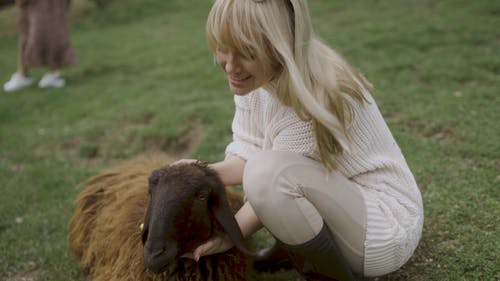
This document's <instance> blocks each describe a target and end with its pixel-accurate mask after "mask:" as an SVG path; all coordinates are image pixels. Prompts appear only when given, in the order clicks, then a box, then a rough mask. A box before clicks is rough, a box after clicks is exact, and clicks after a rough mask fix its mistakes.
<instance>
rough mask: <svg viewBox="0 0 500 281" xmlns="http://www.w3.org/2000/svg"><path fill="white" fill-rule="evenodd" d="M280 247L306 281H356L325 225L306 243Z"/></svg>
mask: <svg viewBox="0 0 500 281" xmlns="http://www.w3.org/2000/svg"><path fill="white" fill-rule="evenodd" d="M282 247H283V248H285V249H286V250H287V252H288V253H289V256H290V258H291V259H292V261H293V264H294V267H295V269H296V270H297V271H298V272H299V273H300V274H302V275H303V276H304V277H305V278H306V280H318V281H319V280H322V281H323V280H325V281H326V280H338V281H355V280H356V279H354V276H353V274H352V272H351V269H350V267H349V264H348V263H347V260H346V259H345V258H344V256H343V255H342V252H341V251H340V248H339V247H338V245H337V243H336V242H335V240H334V239H333V235H332V233H331V232H330V229H329V228H328V226H327V225H326V223H325V224H324V225H323V228H322V229H321V231H320V232H319V233H318V235H316V237H314V238H313V239H311V240H309V241H308V242H306V243H303V244H301V245H286V244H282Z"/></svg>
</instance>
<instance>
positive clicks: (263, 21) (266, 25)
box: [181, 0, 423, 280]
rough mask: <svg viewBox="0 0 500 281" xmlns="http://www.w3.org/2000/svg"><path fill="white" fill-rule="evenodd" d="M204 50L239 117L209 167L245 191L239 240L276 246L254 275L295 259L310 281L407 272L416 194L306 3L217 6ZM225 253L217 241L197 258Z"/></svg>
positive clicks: (225, 243)
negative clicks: (270, 241) (266, 239)
mask: <svg viewBox="0 0 500 281" xmlns="http://www.w3.org/2000/svg"><path fill="white" fill-rule="evenodd" d="M207 39H208V44H209V46H210V48H211V49H212V51H213V52H214V54H215V57H216V60H217V63H218V64H219V65H220V67H221V68H222V71H223V73H224V74H225V75H226V77H227V80H228V83H229V88H230V90H231V92H232V93H233V94H234V101H235V106H236V110H235V115H234V119H233V123H232V129H233V141H232V142H231V143H229V145H228V146H227V148H226V157H225V159H224V160H223V161H221V162H218V163H213V164H211V167H212V168H214V169H215V170H216V171H217V172H218V173H219V174H220V176H221V178H222V180H223V181H224V183H225V184H227V185H234V184H242V186H243V189H244V192H245V196H246V199H247V201H246V203H245V204H244V206H243V207H242V208H241V209H240V210H239V211H238V213H237V214H236V220H237V221H238V224H239V226H240V228H241V231H242V233H243V235H244V236H249V235H251V234H253V233H254V232H255V231H257V230H258V229H260V228H261V227H265V228H266V229H267V230H269V232H270V233H272V235H273V236H274V237H275V238H276V240H277V243H276V245H275V246H274V247H272V248H270V249H265V250H263V251H260V252H259V256H258V258H257V261H256V266H257V267H259V268H260V269H262V270H273V269H276V266H278V264H280V263H282V262H285V261H286V259H285V258H290V259H291V261H292V262H293V264H294V266H295V268H296V269H298V271H299V272H300V273H301V274H302V275H304V276H305V277H306V278H307V279H309V280H335V279H338V280H354V278H353V274H352V273H351V272H354V273H355V274H357V275H360V276H379V275H383V274H387V273H389V272H392V271H395V270H397V269H398V268H400V267H401V266H402V265H403V264H404V263H405V262H406V261H407V260H408V259H409V258H410V257H411V255H412V253H413V252H414V250H415V248H416V247H417V244H418V242H419V239H420V236H421V231H422V224H423V207H422V199H421V194H420V192H419V189H418V187H417V185H416V183H415V180H414V177H413V175H412V173H411V171H410V169H409V168H408V165H407V163H406V161H405V158H404V156H403V154H402V153H401V151H400V149H399V147H398V145H397V144H396V141H395V140H394V137H393V136H392V134H391V132H390V131H389V128H388V126H387V125H386V123H385V121H384V119H383V118H382V115H381V114H380V112H379V109H378V108H377V105H376V103H375V101H374V100H373V98H372V96H371V95H370V92H369V91H370V88H371V85H370V83H369V82H368V81H367V80H366V79H365V78H364V77H363V76H362V75H360V74H359V73H357V72H356V71H355V70H354V69H353V68H352V67H351V66H350V65H349V64H348V63H347V62H346V61H345V60H344V59H343V58H342V57H341V56H339V55H338V54H337V53H336V52H335V51H334V50H332V49H331V48H329V47H328V46H327V45H325V44H324V43H323V42H321V40H319V39H318V37H317V36H316V35H315V34H314V32H313V30H312V27H311V20H310V17H309V11H308V7H307V1H306V0H216V1H215V3H214V4H213V7H212V9H211V11H210V13H209V15H208V20H207ZM181 161H183V160H181ZM184 161H189V160H184ZM230 247H232V244H231V242H230V241H229V240H228V239H227V238H225V237H213V238H212V239H211V240H209V241H207V242H206V243H205V244H203V245H200V246H199V247H198V248H197V249H196V250H195V251H194V252H193V253H192V254H193V257H194V258H195V259H199V258H200V256H203V255H208V254H213V253H216V252H221V251H224V250H227V249H228V248H230Z"/></svg>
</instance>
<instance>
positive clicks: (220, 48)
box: [217, 46, 229, 54]
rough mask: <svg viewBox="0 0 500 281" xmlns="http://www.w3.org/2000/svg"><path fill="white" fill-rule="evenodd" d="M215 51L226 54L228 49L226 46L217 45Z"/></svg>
mask: <svg viewBox="0 0 500 281" xmlns="http://www.w3.org/2000/svg"><path fill="white" fill-rule="evenodd" d="M217 52H219V53H223V54H227V53H228V52H229V49H228V48H226V47H221V46H219V47H217Z"/></svg>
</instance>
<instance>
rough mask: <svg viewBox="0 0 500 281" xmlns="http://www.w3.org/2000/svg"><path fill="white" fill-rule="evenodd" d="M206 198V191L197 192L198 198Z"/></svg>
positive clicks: (203, 199) (202, 199) (201, 199)
mask: <svg viewBox="0 0 500 281" xmlns="http://www.w3.org/2000/svg"><path fill="white" fill-rule="evenodd" d="M207 198H208V194H207V193H206V192H201V193H199V194H198V200H200V201H205V200H207Z"/></svg>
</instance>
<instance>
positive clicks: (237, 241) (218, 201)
mask: <svg viewBox="0 0 500 281" xmlns="http://www.w3.org/2000/svg"><path fill="white" fill-rule="evenodd" d="M213 193H214V194H213V196H212V204H211V206H212V211H213V213H214V216H215V218H216V219H217V221H218V222H219V223H220V224H221V225H222V227H223V228H224V230H225V232H226V233H227V235H228V236H229V238H230V239H231V241H233V243H234V245H235V246H236V247H237V248H238V249H239V250H240V251H242V252H244V253H245V254H249V255H251V253H250V251H248V250H247V248H246V247H245V245H244V243H243V234H242V233H241V230H240V227H239V226H238V223H237V222H236V219H235V218H234V215H233V212H232V211H231V207H230V206H229V203H228V201H227V196H226V191H225V189H224V187H223V186H218V187H217V188H215V189H214V190H213Z"/></svg>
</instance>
